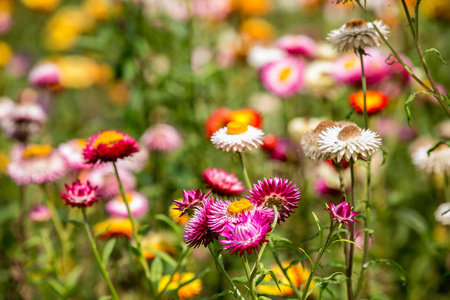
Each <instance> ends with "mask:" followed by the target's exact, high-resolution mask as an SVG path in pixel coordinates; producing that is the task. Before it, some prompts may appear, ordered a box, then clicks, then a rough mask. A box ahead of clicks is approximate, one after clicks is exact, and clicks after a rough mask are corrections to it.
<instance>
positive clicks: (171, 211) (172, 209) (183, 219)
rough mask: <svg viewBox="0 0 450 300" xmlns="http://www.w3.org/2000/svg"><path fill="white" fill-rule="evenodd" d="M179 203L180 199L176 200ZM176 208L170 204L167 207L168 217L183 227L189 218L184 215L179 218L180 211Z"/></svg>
mask: <svg viewBox="0 0 450 300" xmlns="http://www.w3.org/2000/svg"><path fill="white" fill-rule="evenodd" d="M178 200H179V201H181V200H182V199H178ZM176 207H177V206H176V205H175V204H172V205H171V206H170V207H169V217H170V218H172V220H174V221H175V222H177V223H178V224H180V225H184V224H186V223H187V221H189V216H188V215H187V214H184V215H182V216H181V217H180V214H181V211H179V210H178V209H175V208H176Z"/></svg>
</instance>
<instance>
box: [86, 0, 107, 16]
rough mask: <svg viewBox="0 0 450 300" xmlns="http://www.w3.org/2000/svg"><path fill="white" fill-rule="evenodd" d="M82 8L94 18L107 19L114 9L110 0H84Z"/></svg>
mask: <svg viewBox="0 0 450 300" xmlns="http://www.w3.org/2000/svg"><path fill="white" fill-rule="evenodd" d="M83 8H84V10H85V11H86V13H88V14H89V15H90V16H91V17H93V18H94V19H96V20H101V21H104V20H108V19H109V17H110V15H111V13H112V12H113V10H114V4H113V3H112V1H110V0H86V1H85V2H84V3H83Z"/></svg>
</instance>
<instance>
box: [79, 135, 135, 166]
mask: <svg viewBox="0 0 450 300" xmlns="http://www.w3.org/2000/svg"><path fill="white" fill-rule="evenodd" d="M138 151H139V145H138V143H137V142H136V141H135V140H134V139H133V138H132V137H130V136H129V135H127V134H125V133H122V132H119V131H115V130H108V131H103V132H100V133H97V134H94V135H93V136H91V137H90V138H89V141H88V143H87V145H86V147H85V148H84V150H83V156H84V159H85V161H86V163H90V164H95V163H97V162H100V163H103V162H110V161H112V162H115V161H117V160H118V159H120V158H124V157H127V156H130V155H131V154H133V153H135V152H138Z"/></svg>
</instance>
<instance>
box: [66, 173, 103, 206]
mask: <svg viewBox="0 0 450 300" xmlns="http://www.w3.org/2000/svg"><path fill="white" fill-rule="evenodd" d="M65 187H66V191H67V194H64V193H61V197H62V198H63V199H64V200H66V204H67V205H71V206H72V207H75V206H76V207H87V206H91V205H92V204H94V203H97V202H98V201H97V199H96V197H98V196H99V195H98V194H96V193H95V191H96V189H97V187H92V186H91V184H90V183H89V181H87V182H86V184H82V183H81V182H80V181H79V180H78V181H76V182H74V183H73V184H72V185H71V186H69V185H67V184H66V185H65Z"/></svg>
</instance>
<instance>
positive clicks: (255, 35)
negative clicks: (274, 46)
mask: <svg viewBox="0 0 450 300" xmlns="http://www.w3.org/2000/svg"><path fill="white" fill-rule="evenodd" d="M240 32H241V34H242V35H245V36H248V37H249V38H250V39H253V40H260V41H262V42H269V41H271V40H272V39H273V38H274V36H275V29H274V28H273V26H272V25H271V24H270V23H269V22H267V21H266V20H264V19H260V18H250V19H247V20H245V21H244V22H242V25H241V28H240Z"/></svg>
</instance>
